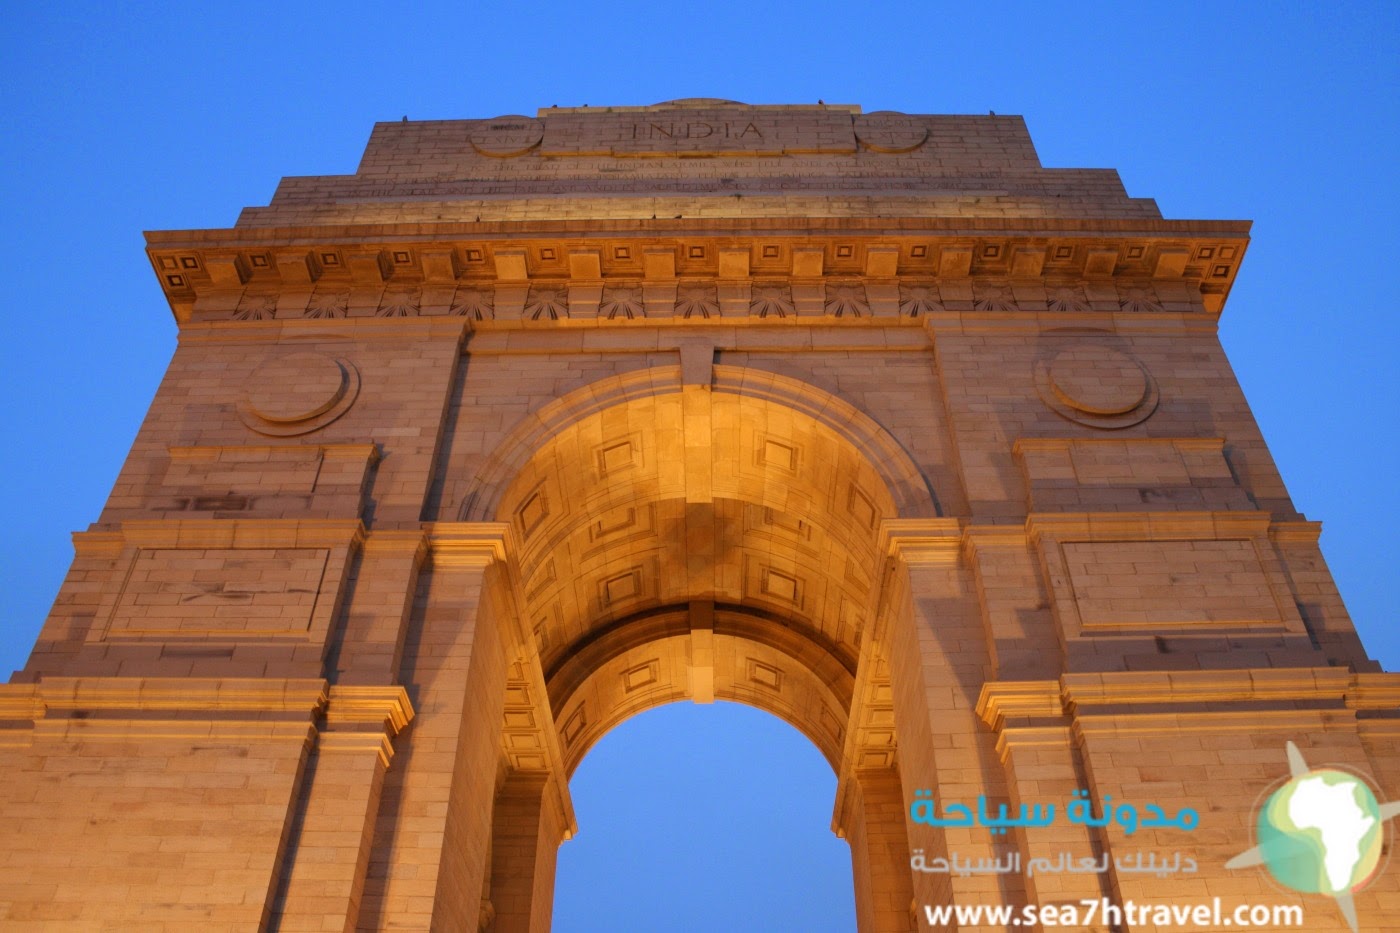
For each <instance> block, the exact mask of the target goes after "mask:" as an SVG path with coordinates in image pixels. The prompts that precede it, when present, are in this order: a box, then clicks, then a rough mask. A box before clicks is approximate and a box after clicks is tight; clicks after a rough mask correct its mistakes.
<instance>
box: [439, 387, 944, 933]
mask: <svg viewBox="0 0 1400 933" xmlns="http://www.w3.org/2000/svg"><path fill="white" fill-rule="evenodd" d="M681 375H682V373H681V371H679V370H669V371H668V370H664V369H661V370H650V371H647V372H646V373H644V374H634V375H631V376H626V377H618V378H615V379H612V380H608V381H607V383H605V384H603V385H594V386H589V387H587V388H586V389H584V390H580V391H579V392H575V393H572V394H571V395H569V396H565V397H564V398H562V399H560V400H559V401H558V403H556V404H555V405H554V406H551V409H552V410H547V411H544V412H542V413H541V414H540V415H539V416H536V417H535V418H533V419H531V421H530V422H528V423H527V424H525V425H522V426H521V427H520V428H519V429H518V430H517V431H516V432H515V435H514V436H513V438H512V441H513V442H512V443H507V444H505V445H502V447H501V448H500V453H499V454H498V455H497V457H496V458H494V459H493V461H492V463H490V464H488V466H487V467H486V468H484V469H483V470H482V471H481V474H479V476H478V482H477V484H476V485H475V487H474V489H473V490H472V492H471V494H470V495H468V496H467V497H466V498H465V500H464V503H463V505H462V506H461V509H462V513H461V514H462V517H463V518H475V519H481V518H492V519H494V520H495V521H496V522H498V523H503V524H508V525H509V527H510V529H511V533H510V534H511V539H512V540H513V541H514V542H515V544H514V546H513V552H514V553H513V555H512V559H511V561H510V562H509V563H510V567H511V570H512V572H511V580H510V584H511V590H512V597H513V602H514V607H515V608H514V612H515V613H516V615H517V617H518V619H519V622H520V625H519V627H518V628H519V631H520V633H521V636H522V637H521V639H520V642H519V649H518V657H517V658H516V660H515V662H514V663H513V665H512V666H511V668H510V672H509V673H508V675H507V678H506V684H505V689H506V691H507V694H508V696H507V699H506V702H505V708H504V711H503V725H502V745H501V757H502V762H503V766H502V769H501V772H500V773H499V775H498V779H497V789H496V796H495V804H494V811H493V821H492V822H493V827H492V840H491V852H492V856H491V862H492V865H491V869H490V872H489V874H488V878H489V880H488V882H487V884H486V885H485V887H484V889H483V905H484V907H483V915H482V926H483V927H484V928H488V929H492V930H501V931H504V930H516V929H522V930H524V929H530V930H539V929H546V928H547V926H548V919H549V912H550V899H549V897H548V896H547V891H552V887H553V873H554V852H553V847H557V845H558V843H559V842H560V841H562V840H563V839H566V838H567V837H568V835H569V834H570V833H571V832H572V830H573V822H572V820H573V817H572V811H571V808H570V806H569V804H568V801H567V790H566V784H567V779H568V776H569V775H570V774H572V772H573V770H574V768H575V767H576V766H577V764H578V763H579V761H580V760H581V759H582V758H583V756H584V755H585V754H586V753H587V751H588V749H589V748H590V747H591V746H592V745H593V744H594V743H595V742H596V741H597V740H598V739H599V738H601V737H602V735H604V734H605V733H606V732H607V731H608V730H610V729H611V728H613V727H614V726H616V725H617V724H619V723H621V722H622V721H624V720H626V719H627V718H628V717H630V716H633V715H636V714H638V713H640V712H642V711H644V710H647V709H651V708H653V707H655V706H659V705H661V704H664V703H669V702H674V701H676V700H681V699H690V700H693V701H695V702H699V703H708V702H713V701H714V700H716V699H725V700H733V701H736V702H741V703H745V704H748V705H751V706H754V707H757V708H759V709H763V710H765V711H767V712H770V713H773V714H774V715H776V716H778V717H779V718H781V719H783V720H784V721H786V722H788V723H789V724H791V725H792V726H794V727H795V728H797V729H798V730H799V731H800V732H802V733H803V734H804V735H805V736H807V737H808V738H809V739H810V740H811V741H812V742H813V743H814V744H815V745H816V746H817V747H818V748H819V749H820V750H821V752H822V754H823V755H824V756H825V757H826V759H827V761H828V762H829V763H830V764H831V766H832V768H833V770H834V771H835V772H836V773H837V775H838V776H843V777H844V778H845V779H846V780H847V790H846V793H845V795H844V796H845V797H846V798H847V799H846V801H845V805H844V806H843V807H841V808H839V810H840V812H838V815H837V817H836V818H834V820H833V828H834V829H835V830H836V831H837V832H838V833H839V834H841V835H842V836H844V837H846V838H847V839H848V841H849V842H850V843H851V845H852V847H853V864H854V866H855V875H856V877H855V886H856V903H857V911H858V915H859V916H860V918H861V925H862V928H863V929H892V928H899V925H898V924H899V921H898V920H893V921H892V920H891V919H890V917H889V916H888V915H889V914H890V913H892V912H893V913H895V914H898V913H901V912H903V911H905V910H906V908H907V904H908V902H909V899H910V893H909V879H908V873H907V871H905V870H904V868H903V866H902V865H900V864H896V863H895V862H894V861H892V860H899V861H901V862H902V861H907V857H908V856H907V852H908V844H907V839H906V836H905V829H904V822H903V816H902V812H901V811H902V807H900V806H898V801H899V799H900V790H899V780H898V777H897V776H896V773H895V771H894V767H893V765H894V761H893V747H894V736H893V730H892V729H891V730H890V731H889V733H888V734H887V735H885V736H884V737H883V739H882V741H883V743H884V745H885V749H884V750H883V752H882V753H881V754H883V755H884V756H885V757H884V758H883V759H882V760H881V763H882V764H883V766H884V767H883V773H881V769H880V768H873V769H872V768H870V767H869V766H868V762H867V761H865V759H863V758H862V756H861V754H860V749H859V745H860V743H861V741H862V737H861V736H858V735H855V734H853V730H852V728H851V722H850V716H851V711H852V706H853V700H854V696H855V692H856V681H857V671H858V669H859V666H860V663H861V649H862V644H863V640H864V638H865V637H866V634H867V628H868V624H869V620H870V619H872V618H873V616H874V614H875V612H876V608H877V607H876V602H877V600H878V598H879V589H880V583H881V577H882V572H883V568H884V564H885V561H884V558H883V555H882V553H881V551H880V546H879V532H880V526H881V522H882V521H884V520H886V519H892V518H897V517H901V516H903V517H915V516H921V517H922V516H929V515H932V514H935V513H936V505H935V503H934V499H933V497H932V495H931V494H930V493H929V491H928V489H927V486H926V485H925V484H924V482H923V480H922V478H921V477H920V475H919V473H918V471H917V470H916V469H915V468H914V467H913V465H912V463H910V462H909V460H908V458H907V456H905V455H904V454H903V452H902V451H901V450H900V449H899V447H898V445H897V444H895V443H894V442H893V440H892V439H891V438H890V437H889V435H888V434H886V433H885V432H883V431H882V430H881V429H880V428H879V427H878V426H877V425H875V424H874V423H873V422H872V421H870V419H869V418H868V417H866V416H865V415H863V414H861V413H859V412H858V411H856V410H855V409H854V408H852V407H851V406H849V405H847V404H845V403H843V402H840V401H839V400H838V399H835V398H834V397H832V396H829V395H827V394H826V393H823V392H820V391H819V390H816V389H814V388H812V387H811V386H807V385H805V384H803V383H800V382H798V381H796V380H792V379H787V378H784V377H781V376H775V375H773V374H770V373H757V372H752V371H747V370H742V369H739V368H737V367H716V368H715V371H714V378H713V379H712V380H711V382H710V383H709V384H708V385H684V384H683V379H682V378H680V377H681ZM872 453H873V454H874V456H873V458H872V456H871V454H872ZM487 510H489V512H488V511H487ZM546 723H547V724H548V726H549V727H550V728H546V727H545V726H546ZM857 731H858V730H857ZM862 762H864V764H862ZM858 770H859V771H860V774H859V776H857V774H856V772H857V771H858ZM857 785H858V786H857ZM891 802H894V804H895V805H894V806H890V805H889V804H890V803H891ZM532 849H533V851H531V850H532ZM891 905H894V908H895V909H894V910H893V911H891ZM877 913H882V914H885V916H882V917H880V918H879V919H877Z"/></svg>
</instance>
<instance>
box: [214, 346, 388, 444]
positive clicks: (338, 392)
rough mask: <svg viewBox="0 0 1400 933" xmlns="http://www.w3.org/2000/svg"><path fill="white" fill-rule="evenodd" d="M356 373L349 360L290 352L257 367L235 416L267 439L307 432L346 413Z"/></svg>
mask: <svg viewBox="0 0 1400 933" xmlns="http://www.w3.org/2000/svg"><path fill="white" fill-rule="evenodd" d="M359 392H360V373H359V371H358V370H357V369H356V368H355V366H354V364H352V363H351V362H350V361H349V360H345V359H338V358H335V357H331V356H327V355H326V354H324V353H309V352H302V353H289V354H286V355H284V356H278V357H274V358H273V359H270V360H268V361H267V362H265V363H263V364H262V365H261V366H259V367H258V368H257V369H256V370H254V371H253V374H252V375H251V376H250V377H249V378H248V381H247V382H246V383H244V388H243V394H242V397H241V398H240V399H239V401H238V417H239V418H240V419H241V420H242V421H243V423H244V424H245V425H247V426H248V427H249V428H251V429H253V430H254V431H257V432H258V433H259V434H266V435H268V436H271V437H292V436H295V435H298V434H309V433H310V432H312V431H315V430H317V429H319V428H323V427H325V426H326V425H328V424H330V423H331V422H332V421H335V420H336V419H337V418H339V417H340V416H341V415H343V414H345V413H346V412H347V411H349V410H350V406H351V405H353V404H355V398H356V396H358V395H359Z"/></svg>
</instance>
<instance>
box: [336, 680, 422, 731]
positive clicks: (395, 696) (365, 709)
mask: <svg viewBox="0 0 1400 933" xmlns="http://www.w3.org/2000/svg"><path fill="white" fill-rule="evenodd" d="M325 715H326V723H327V724H330V725H335V724H340V723H361V722H378V723H382V724H383V725H384V728H385V730H386V731H387V732H388V734H389V735H397V734H398V733H400V732H402V731H403V729H404V727H405V726H407V725H408V724H409V723H410V722H411V721H412V720H413V716H414V712H413V703H412V702H410V701H409V698H408V691H407V690H405V689H404V688H403V687H399V686H385V687H380V686H357V685H353V684H336V685H335V686H332V687H331V688H330V694H329V702H328V703H327V705H326V713H325Z"/></svg>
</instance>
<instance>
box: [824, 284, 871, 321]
mask: <svg viewBox="0 0 1400 933" xmlns="http://www.w3.org/2000/svg"><path fill="white" fill-rule="evenodd" d="M826 313H827V314H830V315H831V316H832V317H864V316H865V315H867V314H869V313H870V303H869V302H868V301H867V300H866V298H865V286H863V285H861V284H860V283H859V282H840V283H837V282H828V283H827V284H826Z"/></svg>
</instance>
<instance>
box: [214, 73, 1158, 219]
mask: <svg viewBox="0 0 1400 933" xmlns="http://www.w3.org/2000/svg"><path fill="white" fill-rule="evenodd" d="M677 217H681V218H686V219H697V218H716V219H718V218H744V217H770V218H782V217H908V218H935V217H946V218H997V217H1007V218H1011V217H1015V218H1046V219H1050V218H1071V217H1073V218H1088V217H1093V218H1104V219H1121V220H1152V219H1160V218H1161V213H1160V212H1159V211H1158V209H1157V205H1156V203H1155V202H1154V201H1152V200H1151V199H1149V198H1130V197H1128V195H1127V192H1126V191H1125V190H1124V188H1123V185H1122V182H1121V181H1120V179H1119V177H1118V173H1117V172H1116V171H1114V170H1112V169H1053V168H1045V167H1043V166H1042V165H1041V164H1040V159H1039V157H1038V156H1037V155H1036V151H1035V147H1034V145H1033V144H1032V142H1031V138H1030V134H1029V133H1028V131H1027V129H1026V124H1025V121H1024V120H1022V119H1021V118H1020V117H1016V116H995V115H992V116H946V115H928V114H903V113H894V112H890V111H879V112H875V113H862V112H861V108H860V107H858V106H851V105H836V104H815V105H756V106H755V105H746V104H740V103H737V102H734V101H723V100H713V99H704V98H701V99H688V100H680V101H669V102H666V103H662V104H656V105H653V106H647V107H546V108H543V109H541V110H540V111H539V112H538V114H537V115H536V116H534V117H527V116H501V117H494V118H491V119H484V120H425V121H401V122H391V123H380V124H377V125H376V126H375V128H374V132H373V134H372V136H371V137H370V140H369V145H368V147H367V148H366V149H365V153H364V157H363V158H362V160H361V161H360V165H359V168H358V170H357V171H356V172H355V174H354V175H321V176H308V177H292V178H285V179H283V180H282V183H281V184H280V185H279V186H278V188H277V192H276V194H275V195H274V196H273V198H272V202H271V204H270V205H268V206H267V207H251V208H248V209H246V210H244V211H243V213H242V215H241V216H240V218H239V220H238V227H240V228H249V227H291V226H309V225H317V226H320V225H327V224H336V225H340V224H384V223H425V222H426V223H433V222H447V223H452V222H477V221H482V222H490V221H530V220H555V221H557V220H586V219H600V220H601V219H608V220H620V219H647V220H649V219H652V218H657V219H674V218H677Z"/></svg>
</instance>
